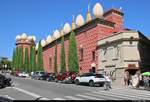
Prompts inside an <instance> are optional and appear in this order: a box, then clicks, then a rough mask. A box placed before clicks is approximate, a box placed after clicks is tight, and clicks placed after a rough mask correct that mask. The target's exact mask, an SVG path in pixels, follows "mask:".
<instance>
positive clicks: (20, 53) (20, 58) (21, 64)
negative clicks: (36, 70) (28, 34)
mask: <svg viewBox="0 0 150 102" xmlns="http://www.w3.org/2000/svg"><path fill="white" fill-rule="evenodd" d="M18 51H19V52H18V57H19V60H18V63H19V69H20V70H21V71H22V69H23V49H22V48H18Z"/></svg>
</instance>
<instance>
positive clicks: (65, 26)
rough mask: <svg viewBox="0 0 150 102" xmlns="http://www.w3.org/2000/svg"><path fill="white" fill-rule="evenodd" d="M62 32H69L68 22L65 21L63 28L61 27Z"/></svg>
mask: <svg viewBox="0 0 150 102" xmlns="http://www.w3.org/2000/svg"><path fill="white" fill-rule="evenodd" d="M63 31H64V33H65V34H66V33H69V32H70V31H71V27H70V24H69V23H65V25H64V28H63Z"/></svg>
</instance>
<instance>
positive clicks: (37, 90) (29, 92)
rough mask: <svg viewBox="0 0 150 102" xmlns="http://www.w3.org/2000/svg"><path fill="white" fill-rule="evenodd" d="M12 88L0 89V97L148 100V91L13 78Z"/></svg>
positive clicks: (149, 95) (149, 94)
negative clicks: (110, 88)
mask: <svg viewBox="0 0 150 102" xmlns="http://www.w3.org/2000/svg"><path fill="white" fill-rule="evenodd" d="M13 80H14V86H13V87H7V88H4V89H0V96H5V97H8V98H11V99H12V100H35V99H37V98H39V97H42V98H41V100H150V91H146V90H137V89H132V88H130V87H117V86H112V87H113V89H112V90H110V91H104V88H103V87H90V86H84V85H74V84H64V83H56V82H47V81H40V80H32V79H27V78H18V77H13Z"/></svg>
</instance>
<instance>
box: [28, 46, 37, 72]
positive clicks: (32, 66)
mask: <svg viewBox="0 0 150 102" xmlns="http://www.w3.org/2000/svg"><path fill="white" fill-rule="evenodd" d="M35 67H36V66H35V47H34V46H32V47H31V48H30V64H29V68H30V71H35Z"/></svg>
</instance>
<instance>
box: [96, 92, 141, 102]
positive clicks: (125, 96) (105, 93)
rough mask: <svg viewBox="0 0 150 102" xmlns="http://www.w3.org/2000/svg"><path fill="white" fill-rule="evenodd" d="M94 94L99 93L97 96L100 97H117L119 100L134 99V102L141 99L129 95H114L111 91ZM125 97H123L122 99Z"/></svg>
mask: <svg viewBox="0 0 150 102" xmlns="http://www.w3.org/2000/svg"><path fill="white" fill-rule="evenodd" d="M93 93H97V94H100V95H106V96H108V97H109V96H111V97H117V98H123V97H124V98H126V99H130V100H131V99H134V100H137V99H140V98H138V97H135V96H131V95H127V94H126V93H123V94H119V93H114V92H111V91H109V92H108V91H99V92H93ZM121 96H123V97H121Z"/></svg>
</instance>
